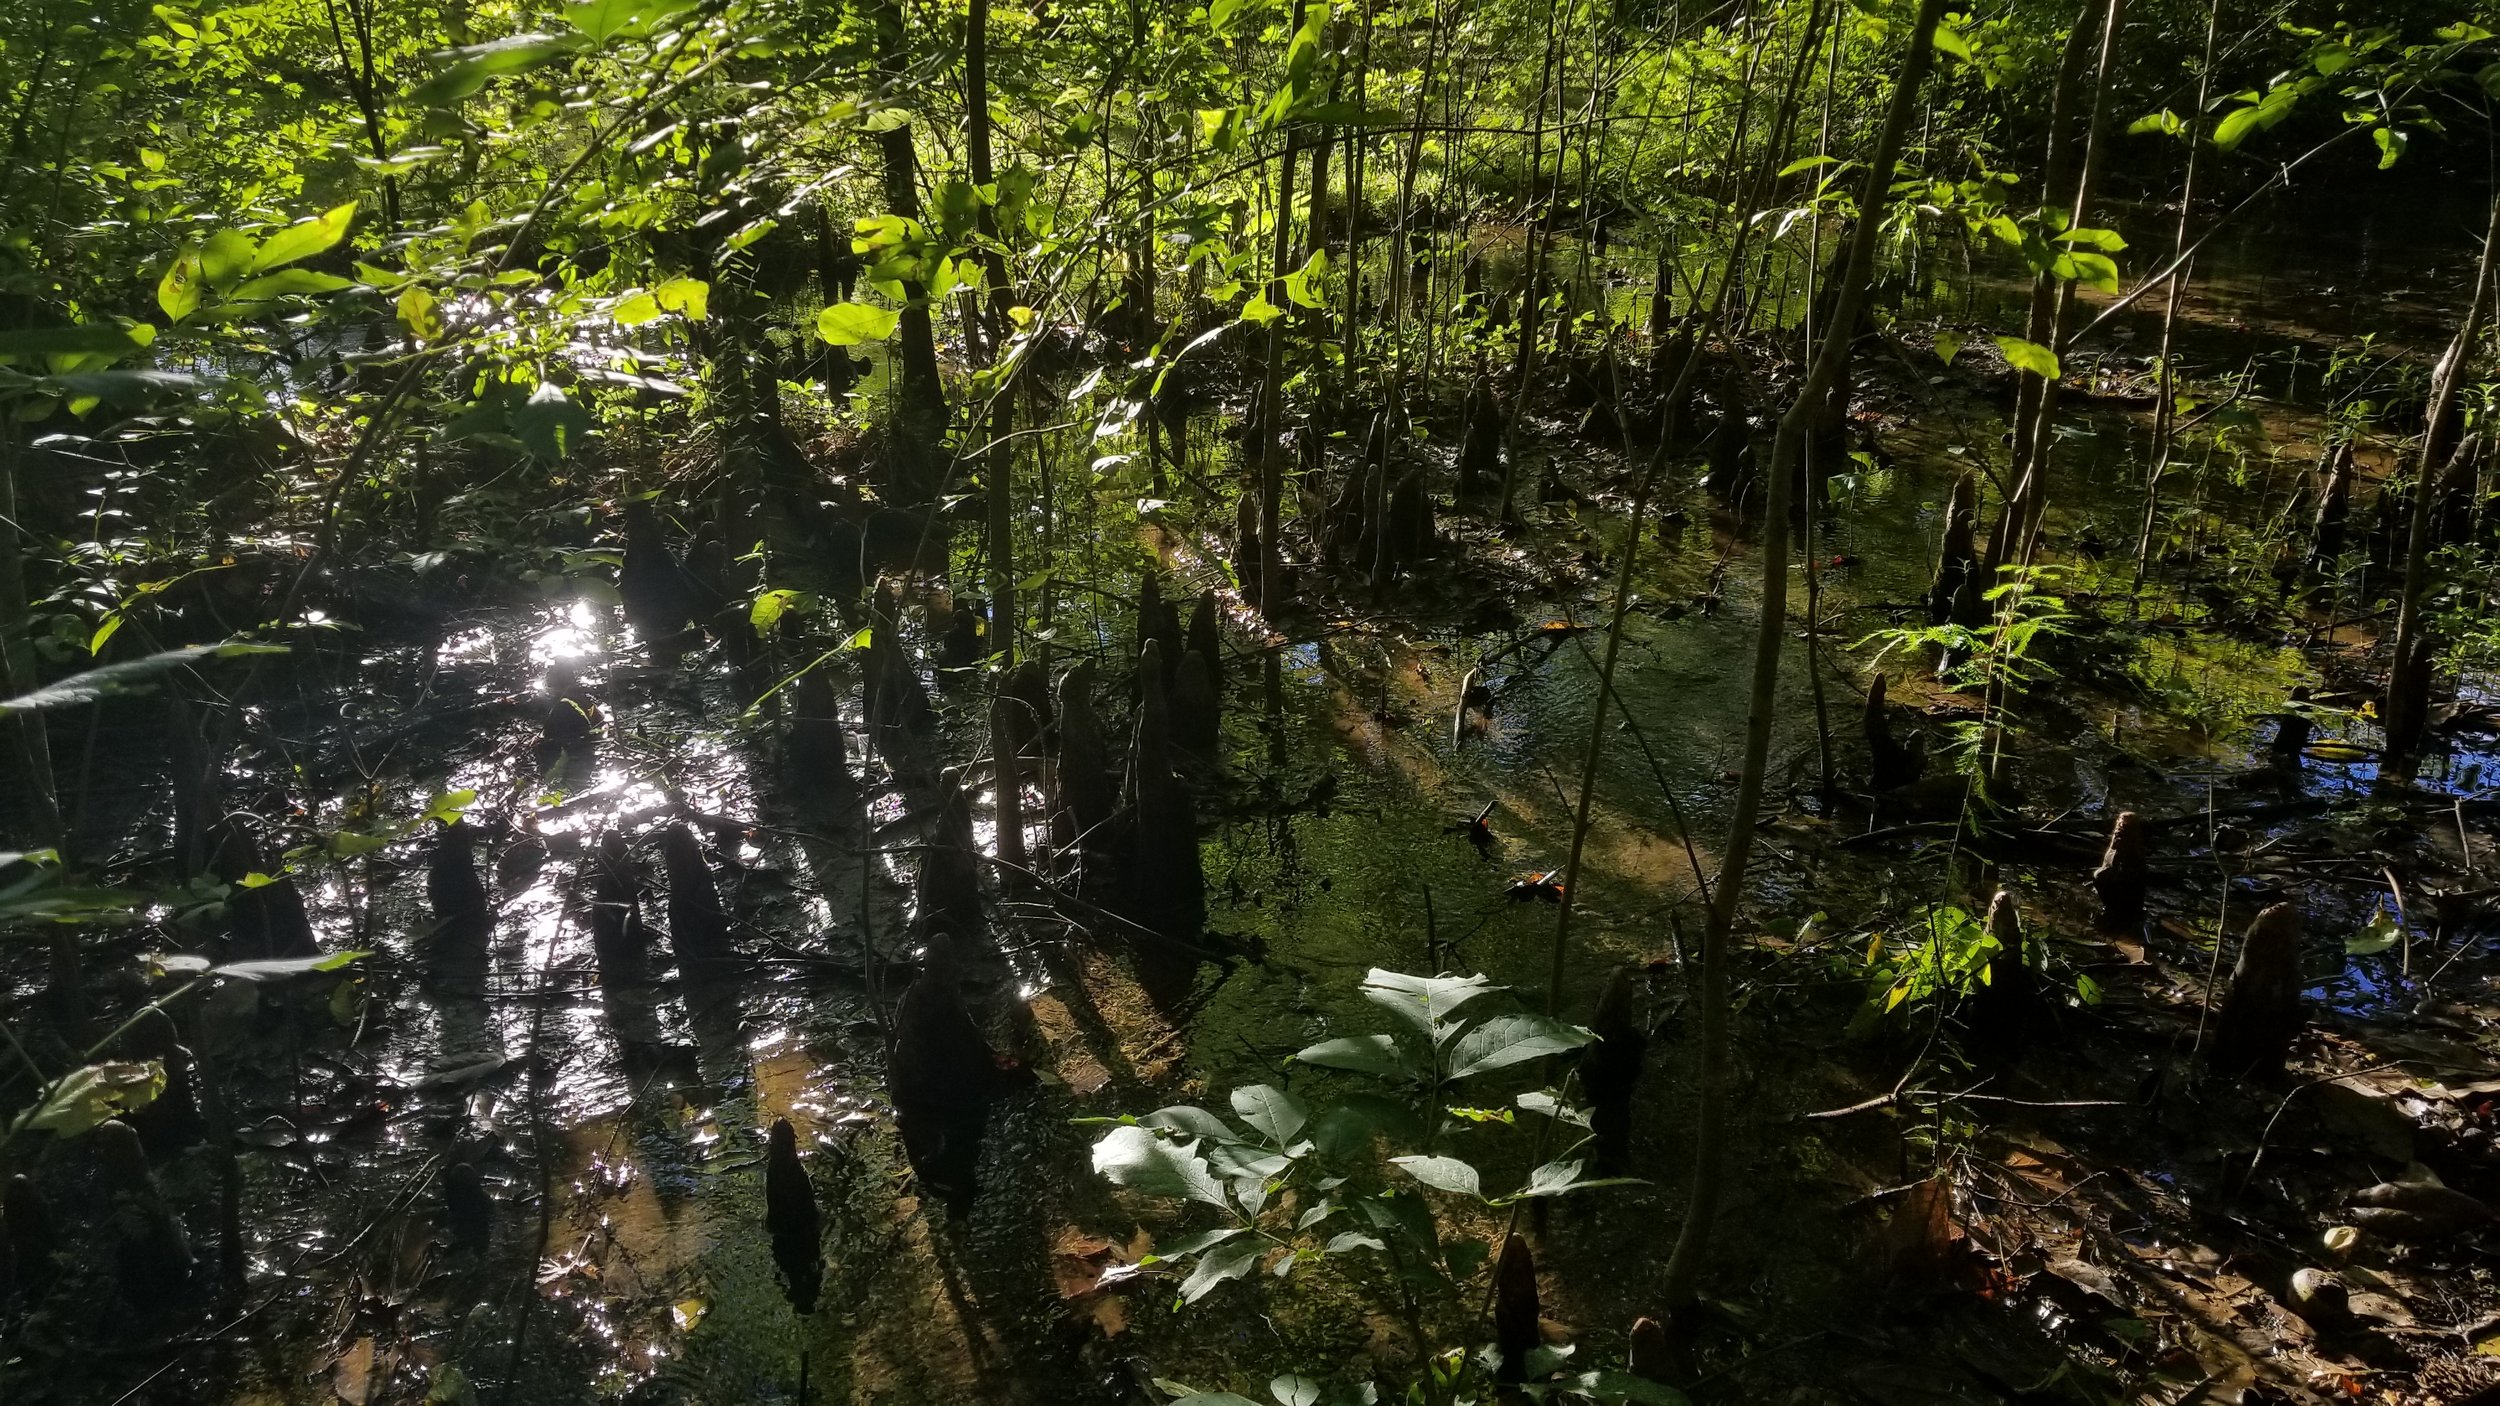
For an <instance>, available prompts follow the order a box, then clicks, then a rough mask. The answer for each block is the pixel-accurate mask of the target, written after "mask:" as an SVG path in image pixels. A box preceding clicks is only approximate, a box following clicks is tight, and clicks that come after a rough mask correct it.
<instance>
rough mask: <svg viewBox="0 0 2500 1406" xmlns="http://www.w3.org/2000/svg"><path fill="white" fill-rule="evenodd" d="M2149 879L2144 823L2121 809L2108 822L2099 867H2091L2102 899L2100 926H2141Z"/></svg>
mask: <svg viewBox="0 0 2500 1406" xmlns="http://www.w3.org/2000/svg"><path fill="white" fill-rule="evenodd" d="M2148 882H2149V877H2148V871H2147V868H2146V862H2145V857H2144V823H2143V821H2141V820H2139V819H2138V818H2137V817H2136V813H2135V812H2134V811H2131V810H2125V811H2120V812H2119V813H2118V818H2117V819H2116V820H2115V821H2112V822H2111V823H2110V827H2109V848H2107V849H2106V850H2103V851H2102V853H2101V867H2100V868H2098V869H2095V870H2093V871H2092V891H2093V892H2094V893H2096V894H2098V895H2099V896H2100V900H2101V926H2102V927H2104V928H2109V929H2115V930H2120V931H2124V930H2128V929H2133V928H2138V927H2142V926H2143V925H2144V889H2145V885H2146V884H2147V883H2148Z"/></svg>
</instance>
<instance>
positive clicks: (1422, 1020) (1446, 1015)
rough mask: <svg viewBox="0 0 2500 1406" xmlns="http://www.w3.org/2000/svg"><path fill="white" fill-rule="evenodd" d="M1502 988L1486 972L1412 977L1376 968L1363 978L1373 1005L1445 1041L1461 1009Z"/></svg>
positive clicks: (1364, 993)
mask: <svg viewBox="0 0 2500 1406" xmlns="http://www.w3.org/2000/svg"><path fill="white" fill-rule="evenodd" d="M1502 989H1504V988H1502V987H1499V986H1496V985H1494V984H1493V978H1491V977H1489V976H1483V975H1477V976H1409V975H1407V974H1406V973H1405V972H1393V971H1383V970H1382V969H1380V968H1378V967H1374V968H1372V970H1371V973H1370V974H1369V975H1368V976H1365V977H1364V978H1363V995H1364V996H1365V997H1366V998H1367V999H1369V1000H1370V1001H1371V1003H1372V1004H1374V1005H1376V1006H1379V1007H1380V1008H1382V1009H1383V1010H1387V1011H1393V1012H1395V1013H1396V1014H1397V1017H1398V1018H1399V1019H1400V1020H1403V1021H1405V1022H1406V1023H1407V1024H1408V1025H1411V1026H1413V1027H1414V1028H1415V1029H1416V1030H1418V1031H1420V1032H1422V1033H1423V1034H1425V1035H1429V1036H1432V1037H1433V1038H1434V1039H1436V1040H1446V1039H1448V1038H1449V1037H1450V1035H1451V1034H1452V1033H1453V1031H1452V1030H1451V1029H1450V1027H1449V1023H1448V1022H1449V1019H1450V1017H1451V1016H1452V1015H1455V1014H1456V1013H1457V1012H1458V1010H1459V1008H1461V1007H1463V1006H1465V1005H1466V1004H1467V1003H1468V1002H1470V1001H1473V1000H1475V999H1477V998H1478V997H1481V996H1488V995H1491V994H1492V993H1493V992H1496V991H1500V990H1502Z"/></svg>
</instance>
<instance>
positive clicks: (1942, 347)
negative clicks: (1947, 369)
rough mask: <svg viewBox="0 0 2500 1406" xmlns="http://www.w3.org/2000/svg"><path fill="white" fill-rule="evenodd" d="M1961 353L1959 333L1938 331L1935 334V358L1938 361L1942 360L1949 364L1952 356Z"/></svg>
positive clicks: (1960, 336)
mask: <svg viewBox="0 0 2500 1406" xmlns="http://www.w3.org/2000/svg"><path fill="white" fill-rule="evenodd" d="M1961 354H1962V334H1961V333H1959V332H1939V333H1937V334H1936V359H1937V360H1938V361H1941V362H1943V363H1944V364H1945V365H1947V366H1951V365H1952V364H1953V358H1955V357H1957V356H1960V355H1961Z"/></svg>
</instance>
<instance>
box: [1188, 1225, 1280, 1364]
mask: <svg viewBox="0 0 2500 1406" xmlns="http://www.w3.org/2000/svg"><path fill="white" fill-rule="evenodd" d="M1264 1248H1265V1246H1264V1245H1263V1244H1262V1243H1261V1242H1260V1241H1257V1240H1229V1241H1226V1242H1225V1243H1224V1244H1222V1245H1219V1246H1217V1247H1216V1248H1215V1249H1212V1250H1209V1251H1208V1252H1207V1253H1205V1254H1203V1255H1201V1256H1199V1257H1198V1265H1197V1268H1195V1269H1192V1270H1191V1271H1189V1277H1188V1278H1187V1279H1184V1280H1182V1281H1181V1302H1182V1303H1196V1302H1197V1301H1198V1300H1200V1299H1203V1298H1205V1297H1206V1296H1207V1295H1208V1294H1209V1293H1210V1292H1212V1291H1213V1290H1214V1288H1215V1286H1216V1285H1218V1284H1221V1283H1223V1282H1225V1281H1226V1280H1228V1279H1239V1278H1240V1277H1242V1276H1243V1275H1245V1274H1248V1273H1249V1272H1250V1271H1251V1270H1252V1269H1255V1268H1257V1267H1258V1263H1259V1255H1260V1254H1261V1252H1262V1251H1263V1250H1264ZM1199 1399H1201V1400H1203V1399H1204V1398H1199Z"/></svg>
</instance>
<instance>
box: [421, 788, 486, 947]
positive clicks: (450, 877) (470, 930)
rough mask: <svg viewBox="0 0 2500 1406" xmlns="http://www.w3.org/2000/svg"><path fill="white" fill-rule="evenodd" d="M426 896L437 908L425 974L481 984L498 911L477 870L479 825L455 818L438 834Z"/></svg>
mask: <svg viewBox="0 0 2500 1406" xmlns="http://www.w3.org/2000/svg"><path fill="white" fill-rule="evenodd" d="M425 895H426V899H427V901H428V903H429V904H430V905H431V906H432V908H433V910H434V927H433V930H432V932H431V933H429V934H428V936H427V939H426V944H425V966H426V971H427V973H428V974H429V975H431V976H433V977H434V978H436V979H437V980H443V981H458V982H464V983H466V984H469V985H473V986H478V987H481V988H482V987H483V986H484V983H485V980H486V959H487V947H488V945H489V943H490V942H491V940H492V938H493V935H494V926H495V913H494V907H493V905H492V904H490V903H489V902H488V901H487V898H486V881H485V880H484V879H483V878H481V877H479V875H478V871H477V827H475V826H473V825H468V824H465V823H463V822H460V821H454V822H452V823H451V824H449V825H445V826H443V827H442V828H441V829H440V830H438V831H436V832H435V835H434V852H433V854H432V855H431V856H429V858H428V861H427V865H426V874H425Z"/></svg>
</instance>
